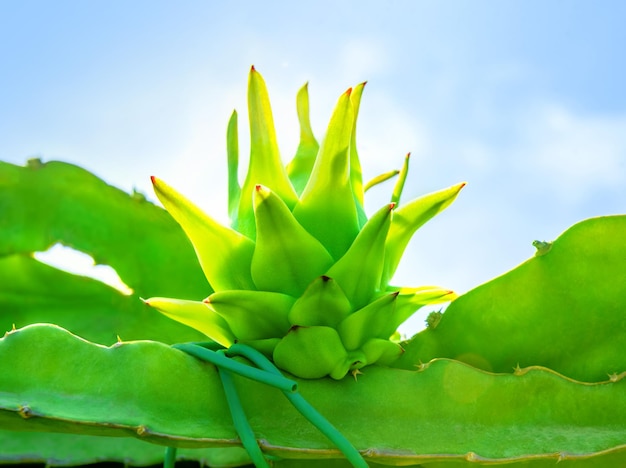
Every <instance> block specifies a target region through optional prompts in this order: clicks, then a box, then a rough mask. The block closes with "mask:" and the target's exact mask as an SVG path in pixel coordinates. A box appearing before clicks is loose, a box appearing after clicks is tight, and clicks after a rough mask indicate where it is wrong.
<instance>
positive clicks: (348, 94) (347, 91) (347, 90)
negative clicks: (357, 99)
mask: <svg viewBox="0 0 626 468" xmlns="http://www.w3.org/2000/svg"><path fill="white" fill-rule="evenodd" d="M344 94H345V95H346V96H350V95H351V94H352V88H348V89H346V92H345V93H344Z"/></svg>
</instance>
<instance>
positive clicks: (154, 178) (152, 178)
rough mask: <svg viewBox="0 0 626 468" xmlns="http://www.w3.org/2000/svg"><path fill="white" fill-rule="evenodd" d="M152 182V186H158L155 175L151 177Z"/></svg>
mask: <svg viewBox="0 0 626 468" xmlns="http://www.w3.org/2000/svg"><path fill="white" fill-rule="evenodd" d="M150 181H151V182H152V184H153V185H154V184H156V177H154V176H153V175H151V176H150Z"/></svg>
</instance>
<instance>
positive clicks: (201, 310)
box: [144, 297, 235, 347]
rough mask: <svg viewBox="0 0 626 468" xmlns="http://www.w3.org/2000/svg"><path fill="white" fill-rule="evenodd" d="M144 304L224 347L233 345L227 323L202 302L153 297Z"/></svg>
mask: <svg viewBox="0 0 626 468" xmlns="http://www.w3.org/2000/svg"><path fill="white" fill-rule="evenodd" d="M144 302H145V303H146V304H147V305H149V306H150V307H153V308H154V309H156V310H158V311H159V312H161V313H162V314H163V315H166V316H167V317H169V318H171V319H173V320H176V321H178V322H181V323H184V324H185V325H187V326H189V327H192V328H195V329H196V330H198V331H201V332H202V333H204V334H205V335H206V336H208V337H209V338H211V339H212V340H213V341H215V342H216V343H219V344H221V345H222V346H224V347H229V346H230V345H232V344H233V343H235V335H233V332H232V331H231V329H230V327H229V326H228V323H227V322H226V321H225V320H224V319H223V318H222V317H220V316H219V315H218V314H216V313H215V311H213V310H211V309H210V308H209V307H207V305H206V304H203V303H202V302H197V301H187V300H182V299H170V298H165V297H153V298H150V299H146V300H145V301H144Z"/></svg>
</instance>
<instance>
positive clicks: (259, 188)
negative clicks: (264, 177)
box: [254, 184, 263, 192]
mask: <svg viewBox="0 0 626 468" xmlns="http://www.w3.org/2000/svg"><path fill="white" fill-rule="evenodd" d="M254 189H255V190H256V191H257V192H260V191H261V190H262V189H263V186H262V185H261V184H256V185H255V186H254Z"/></svg>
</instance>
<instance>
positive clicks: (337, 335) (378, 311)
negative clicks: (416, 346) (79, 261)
mask: <svg viewBox="0 0 626 468" xmlns="http://www.w3.org/2000/svg"><path fill="white" fill-rule="evenodd" d="M364 85H365V83H362V84H359V85H357V86H356V87H354V88H350V89H348V90H347V91H346V92H344V93H343V94H342V95H341V96H340V97H339V100H338V102H337V105H336V107H335V109H334V111H333V114H332V117H331V119H330V123H329V125H328V129H327V131H326V136H325V138H324V140H323V142H322V144H321V145H318V143H317V141H316V139H315V137H314V136H313V132H312V130H311V126H310V122H309V111H308V110H309V98H308V90H307V86H306V85H305V86H304V87H303V88H302V89H300V91H299V93H298V96H297V111H298V119H299V122H300V144H299V146H298V149H297V152H296V155H295V157H294V158H293V160H292V161H291V162H290V163H289V164H288V165H287V166H286V167H285V166H283V164H282V162H281V159H280V155H279V152H278V146H277V143H276V135H275V130H274V123H273V118H272V112H271V108H270V102H269V97H268V93H267V88H266V85H265V82H264V80H263V78H262V77H261V75H260V74H259V73H258V72H257V71H256V70H255V69H254V67H252V69H251V70H250V74H249V79H248V109H249V120H250V162H249V167H248V172H247V175H246V178H245V180H244V182H243V185H241V186H240V185H239V182H238V179H237V170H238V143H237V114H236V112H233V115H232V117H231V119H230V122H229V125H228V131H227V152H228V172H229V174H228V180H229V188H228V193H229V197H228V200H229V214H230V217H231V220H232V227H228V226H224V225H222V224H220V223H218V222H216V221H215V220H214V219H213V218H211V217H210V216H209V215H207V214H205V213H204V212H202V211H201V210H200V209H199V208H198V207H196V206H195V205H194V204H193V203H192V202H190V201H189V200H188V199H186V198H185V197H184V196H183V195H181V194H180V193H178V192H177V191H176V190H174V189H173V188H171V187H170V186H168V185H167V184H166V183H165V182H163V181H162V180H160V179H157V178H156V177H153V178H152V182H153V185H154V189H155V192H156V194H157V196H158V198H159V200H160V201H161V202H162V203H163V205H164V207H165V208H166V209H167V211H168V212H169V213H170V214H171V215H172V216H173V217H174V219H175V220H176V221H177V222H178V223H179V224H180V225H181V226H182V228H183V229H184V231H185V233H186V234H187V236H188V237H189V239H190V240H191V242H192V243H193V245H194V247H195V250H196V254H197V256H198V259H199V262H200V265H201V266H202V269H203V271H204V274H205V275H206V277H207V279H208V281H209V283H210V285H211V287H212V288H213V290H214V292H213V293H212V294H211V295H210V296H209V297H208V298H206V299H204V300H203V301H190V300H180V299H171V298H160V297H155V298H151V299H147V300H146V301H145V302H146V303H147V304H148V305H150V306H152V307H154V308H155V309H156V310H158V311H159V312H161V313H163V314H165V315H166V316H168V317H170V318H172V319H174V320H177V321H179V322H182V323H184V324H186V325H188V326H191V327H194V328H196V329H197V330H199V331H201V332H203V333H204V334H206V335H207V336H208V337H209V338H211V339H212V340H214V341H216V342H217V343H219V344H221V345H223V346H225V347H228V346H230V345H232V344H233V343H235V342H239V343H245V344H247V345H249V346H251V347H253V348H255V349H257V350H259V351H261V352H263V353H264V354H265V355H267V356H268V357H270V358H271V359H272V360H273V361H274V363H275V364H276V365H277V366H278V367H279V368H281V369H283V370H285V371H287V372H289V373H291V374H293V375H295V376H297V377H300V378H305V379H314V378H321V377H325V376H330V377H332V378H333V379H342V378H343V377H345V376H346V375H347V374H349V373H352V374H355V373H356V372H358V370H359V369H361V368H363V367H364V366H367V365H370V364H379V365H389V364H391V363H393V361H394V360H396V359H397V358H398V357H399V356H400V355H401V354H402V353H403V349H402V347H401V345H400V344H399V342H398V341H397V339H396V338H397V336H398V334H397V333H396V330H397V328H398V326H399V325H400V324H402V323H403V322H404V321H405V320H407V319H408V318H409V317H410V316H411V315H412V314H413V313H414V312H415V311H416V310H417V309H419V308H420V307H422V306H423V305H426V304H434V303H441V302H446V301H450V300H452V299H454V297H455V295H454V293H453V292H452V291H450V290H448V289H443V288H439V287H434V286H422V287H395V286H391V285H389V280H390V279H391V277H392V276H393V274H394V272H395V270H396V268H397V266H398V264H399V262H400V259H401V256H402V254H403V252H404V249H405V247H406V246H407V244H408V242H409V240H410V239H411V237H412V235H413V234H414V233H415V231H416V230H417V229H418V228H419V227H420V226H421V225H422V224H424V223H425V222H426V221H428V220H429V219H430V218H432V217H433V216H435V215H436V214H437V213H439V212H440V211H442V210H443V209H444V208H446V207H447V206H448V205H450V203H452V201H453V200H454V199H455V198H456V196H457V194H458V193H459V191H460V190H461V188H463V186H464V185H465V184H464V183H460V184H457V185H454V186H452V187H449V188H446V189H443V190H440V191H437V192H434V193H431V194H428V195H425V196H422V197H420V198H418V199H415V200H413V201H411V202H409V203H406V204H403V205H400V204H399V200H400V195H401V192H402V188H403V185H404V182H405V179H406V174H407V171H408V157H407V158H406V159H405V161H404V165H403V167H402V170H400V171H395V172H392V173H389V174H383V175H382V176H379V177H378V178H376V179H374V180H373V181H372V182H371V183H370V184H368V185H367V186H364V184H363V182H362V175H361V166H360V162H359V158H358V154H357V149H356V138H355V128H356V127H355V123H356V117H357V114H358V111H359V103H360V100H361V95H362V92H363V88H364ZM398 173H399V174H398ZM394 174H398V180H397V183H396V184H395V187H394V190H393V193H392V197H391V201H390V203H389V204H387V205H385V206H383V207H382V208H380V210H378V211H377V212H376V213H374V214H373V215H372V216H371V217H370V218H369V219H368V218H367V216H366V214H365V211H364V209H363V194H364V191H365V190H366V189H367V188H368V187H369V186H371V185H373V184H376V183H378V182H381V181H383V180H385V179H387V178H389V177H391V176H392V175H394Z"/></svg>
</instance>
